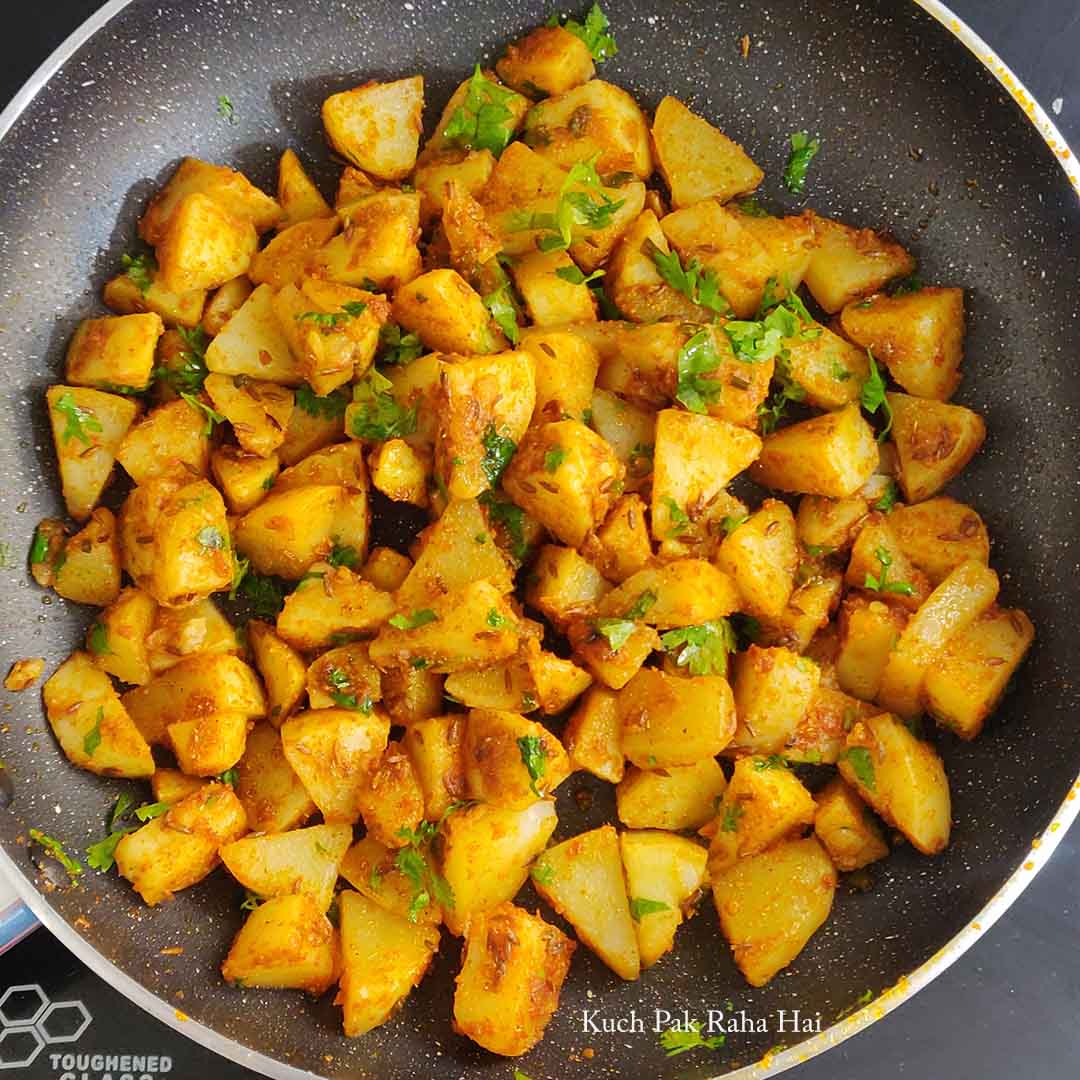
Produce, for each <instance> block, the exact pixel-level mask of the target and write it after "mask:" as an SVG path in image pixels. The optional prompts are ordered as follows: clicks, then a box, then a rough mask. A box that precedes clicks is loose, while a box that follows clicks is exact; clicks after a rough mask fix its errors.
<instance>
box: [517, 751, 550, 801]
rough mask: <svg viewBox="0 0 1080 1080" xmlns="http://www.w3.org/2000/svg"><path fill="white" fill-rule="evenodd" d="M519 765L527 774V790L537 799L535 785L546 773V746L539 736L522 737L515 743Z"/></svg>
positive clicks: (537, 793)
mask: <svg viewBox="0 0 1080 1080" xmlns="http://www.w3.org/2000/svg"><path fill="white" fill-rule="evenodd" d="M517 744H518V750H519V751H520V753H521V763H522V764H523V765H524V766H525V768H526V770H527V771H528V773H529V790H530V791H532V793H533V794H534V795H535V796H536V797H537V798H538V799H539V798H540V790H539V789H538V788H537V786H536V783H537V781H538V780H541V779H543V776H544V773H545V772H546V771H547V746H546V745H545V744H544V740H543V739H542V738H540V736H539V735H522V736H521V738H519V739H518V741H517Z"/></svg>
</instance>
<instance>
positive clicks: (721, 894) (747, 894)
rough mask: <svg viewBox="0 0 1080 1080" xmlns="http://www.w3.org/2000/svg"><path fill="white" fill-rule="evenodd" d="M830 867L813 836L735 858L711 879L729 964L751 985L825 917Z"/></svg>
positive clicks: (776, 967)
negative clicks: (728, 949)
mask: <svg viewBox="0 0 1080 1080" xmlns="http://www.w3.org/2000/svg"><path fill="white" fill-rule="evenodd" d="M835 892H836V870H835V868H834V867H833V864H832V861H831V860H830V859H829V856H828V855H827V854H826V852H825V849H824V848H823V847H822V846H821V844H820V843H819V842H818V840H817V838H816V837H812V836H811V837H807V838H806V839H805V840H787V841H785V842H783V843H781V844H777V845H776V847H774V848H771V849H770V850H768V851H764V852H762V853H761V854H759V855H753V856H751V857H750V858H747V859H740V860H739V862H737V863H736V864H735V865H734V866H732V867H731V868H730V869H729V870H727V871H726V872H725V873H724V874H723V875H722V876H721V877H719V878H716V879H714V880H713V901H714V903H715V904H716V910H717V913H718V914H719V916H720V926H721V928H722V929H723V931H724V936H725V937H726V938H727V939H728V941H729V942H730V943H731V950H732V952H733V953H734V956H735V963H736V964H737V965H738V966H739V970H740V971H741V972H742V973H743V975H744V976H745V977H746V981H747V982H748V983H750V985H751V986H764V985H765V984H766V983H768V982H769V980H770V979H772V977H773V976H774V975H775V974H776V973H777V972H779V971H781V970H782V969H783V968H785V967H787V966H788V964H790V963H791V962H792V961H793V960H794V959H795V957H796V956H798V954H799V952H800V951H801V950H802V948H803V946H804V945H806V943H807V941H809V940H810V938H811V937H812V936H813V934H814V931H815V930H817V929H818V927H820V926H821V924H822V923H824V922H825V920H826V919H827V918H828V917H829V912H830V910H831V909H832V901H833V895H834V894H835Z"/></svg>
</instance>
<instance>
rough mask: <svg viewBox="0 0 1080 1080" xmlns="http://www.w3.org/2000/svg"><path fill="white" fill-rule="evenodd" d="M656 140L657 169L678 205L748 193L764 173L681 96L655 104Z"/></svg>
mask: <svg viewBox="0 0 1080 1080" xmlns="http://www.w3.org/2000/svg"><path fill="white" fill-rule="evenodd" d="M652 140H653V147H654V149H655V152H656V165H657V168H658V169H659V170H660V175H661V176H663V178H664V182H665V183H666V184H667V186H668V190H669V191H670V192H671V205H672V207H673V208H674V209H676V210H679V209H681V208H682V207H684V206H692V205H693V204H694V203H696V202H700V201H701V200H702V199H717V200H719V201H720V202H727V201H728V200H729V199H733V198H735V196H737V195H747V194H749V193H750V192H751V191H753V190H755V189H756V188H757V186H758V185H759V184H760V183H761V181H762V180H763V179H764V177H765V174H764V173H763V172H762V171H761V169H759V168H758V167H757V165H755V164H754V162H753V161H751V160H750V158H749V157H748V156H747V154H746V152H745V151H744V150H743V148H742V147H741V146H739V144H738V143H736V142H732V141H731V139H729V138H728V137H727V136H726V135H724V134H723V133H722V132H720V131H718V130H717V129H716V128H714V127H713V126H712V124H710V123H709V122H708V121H707V120H703V119H702V118H701V117H700V116H697V115H695V114H694V113H692V112H691V111H690V110H689V109H688V108H687V107H686V106H685V105H684V104H683V103H682V102H681V101H679V100H678V98H673V97H665V98H664V99H663V101H661V102H660V104H659V105H658V106H657V108H656V116H655V117H654V119H653V127H652Z"/></svg>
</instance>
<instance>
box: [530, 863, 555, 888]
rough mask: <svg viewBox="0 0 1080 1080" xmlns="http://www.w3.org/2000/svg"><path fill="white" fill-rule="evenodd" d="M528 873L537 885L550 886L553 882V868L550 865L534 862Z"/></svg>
mask: <svg viewBox="0 0 1080 1080" xmlns="http://www.w3.org/2000/svg"><path fill="white" fill-rule="evenodd" d="M530 873H531V875H532V879H533V881H535V882H536V883H537V884H539V885H550V884H551V883H552V882H553V881H554V880H555V867H554V866H552V865H551V863H546V862H536V863H534V864H533V868H532V870H531V872H530Z"/></svg>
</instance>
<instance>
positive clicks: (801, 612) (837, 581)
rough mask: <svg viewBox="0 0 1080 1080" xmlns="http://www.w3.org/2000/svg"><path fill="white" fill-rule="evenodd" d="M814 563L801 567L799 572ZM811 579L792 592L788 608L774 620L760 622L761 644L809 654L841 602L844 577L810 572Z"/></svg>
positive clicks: (836, 574) (823, 572) (822, 572)
mask: <svg viewBox="0 0 1080 1080" xmlns="http://www.w3.org/2000/svg"><path fill="white" fill-rule="evenodd" d="M811 566H812V564H806V563H804V564H802V565H801V566H800V570H799V571H798V572H797V574H798V576H800V577H801V576H802V572H803V570H804V569H808V568H809V567H811ZM809 573H810V574H811V577H810V578H809V580H808V581H807V582H806V584H805V585H800V586H799V587H798V588H797V589H795V590H793V592H792V594H791V597H790V599H789V600H788V605H787V607H786V608H785V609H784V610H783V612H782V613H781V614H780V615H778V616H777V617H776V618H775V619H766V620H764V621H763V622H762V623H761V628H760V633H759V634H758V641H759V642H760V644H762V645H782V646H784V647H785V648H788V649H791V650H792V651H794V652H797V653H803V652H806V650H807V649H808V648H809V647H810V642H811V641H813V639H814V635H815V634H816V633H817V632H818V631H819V630H821V629H823V628H824V627H825V626H827V625H828V623H829V618H830V617H831V616H832V614H833V612H834V611H835V610H836V606H837V604H839V603H840V594H841V592H842V591H843V587H844V578H843V575H841V574H840V573H839V571H837V572H831V571H829V572H826V571H821V572H816V571H814V570H812V569H810V570H809Z"/></svg>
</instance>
